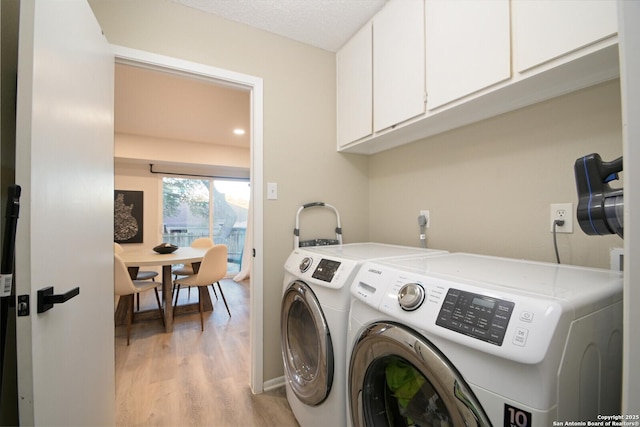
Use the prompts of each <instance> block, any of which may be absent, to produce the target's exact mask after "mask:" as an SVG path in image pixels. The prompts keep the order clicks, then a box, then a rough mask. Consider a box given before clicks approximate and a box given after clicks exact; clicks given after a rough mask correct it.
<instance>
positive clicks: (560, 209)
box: [549, 203, 573, 233]
mask: <svg viewBox="0 0 640 427" xmlns="http://www.w3.org/2000/svg"><path fill="white" fill-rule="evenodd" d="M555 220H562V221H564V224H563V225H558V226H556V233H573V204H572V203H552V204H551V216H550V221H549V223H550V228H549V231H551V232H552V233H553V222H554V221H555Z"/></svg>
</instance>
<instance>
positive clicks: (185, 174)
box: [149, 163, 249, 181]
mask: <svg viewBox="0 0 640 427" xmlns="http://www.w3.org/2000/svg"><path fill="white" fill-rule="evenodd" d="M149 172H151V173H153V174H160V175H178V176H190V177H197V178H213V179H230V180H234V181H249V178H248V177H247V178H243V177H237V176H219V175H199V174H194V173H177V172H162V171H154V170H153V163H149Z"/></svg>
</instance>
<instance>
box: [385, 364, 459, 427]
mask: <svg viewBox="0 0 640 427" xmlns="http://www.w3.org/2000/svg"><path fill="white" fill-rule="evenodd" d="M385 377H386V382H387V387H388V388H389V390H391V392H392V395H393V397H395V400H396V401H397V405H398V412H399V413H400V415H401V416H403V417H406V423H407V424H406V425H409V426H425V427H426V426H438V427H445V426H452V423H451V421H450V418H449V415H448V412H447V409H446V407H445V406H444V405H443V403H442V400H441V399H440V396H439V395H438V393H437V392H436V391H435V390H434V388H433V386H432V385H431V383H430V382H429V381H428V380H427V379H426V378H425V377H424V376H423V375H422V374H421V373H420V372H419V371H418V370H417V369H416V368H414V367H413V366H411V365H410V364H409V363H406V362H404V361H402V360H400V359H395V358H394V359H393V360H391V361H390V362H389V363H388V364H387V365H386V367H385ZM385 400H387V402H388V403H387V405H389V404H393V403H392V402H389V401H388V399H385ZM393 412H395V411H389V412H388V414H389V415H390V414H392V413H393ZM389 424H390V425H396V424H395V423H394V422H393V420H389Z"/></svg>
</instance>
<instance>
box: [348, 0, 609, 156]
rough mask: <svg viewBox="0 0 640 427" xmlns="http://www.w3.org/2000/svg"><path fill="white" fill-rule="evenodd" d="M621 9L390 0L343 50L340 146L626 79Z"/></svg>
mask: <svg viewBox="0 0 640 427" xmlns="http://www.w3.org/2000/svg"><path fill="white" fill-rule="evenodd" d="M616 8H617V2H616V1H615V0H468V1H464V0H390V1H389V2H388V3H387V4H386V5H385V7H384V8H383V9H382V10H380V12H378V14H377V15H376V16H375V17H374V18H373V19H372V21H371V22H370V23H369V24H367V26H365V28H364V29H363V30H361V31H360V32H359V33H358V34H357V35H356V36H355V37H354V38H353V39H352V40H351V41H349V43H347V44H346V45H345V46H344V48H343V49H342V50H341V51H340V52H339V53H338V54H337V73H338V76H337V97H338V105H337V110H338V118H337V120H338V150H341V151H348V152H352V153H363V154H374V153H378V152H380V151H383V150H387V149H390V148H393V147H397V146H400V145H402V144H406V143H410V142H414V141H417V140H420V139H424V138H427V137H430V136H433V135H436V134H438V133H441V132H446V131H448V130H451V129H455V128H457V127H461V126H466V125H468V124H471V123H474V122H477V121H480V120H484V119H487V118H489V117H494V116H496V115H499V114H504V113H506V112H509V111H513V110H516V109H518V108H522V107H526V106H528V105H531V104H534V103H536V102H541V101H544V100H547V99H551V98H553V97H556V96H559V95H563V94H566V93H570V92H572V91H576V90H579V89H583V88H585V87H589V86H592V85H595V84H598V83H602V82H604V81H607V80H611V79H614V78H617V77H618V76H619V70H620V66H619V58H618V46H617V42H618V38H617V10H616ZM425 96H426V103H425Z"/></svg>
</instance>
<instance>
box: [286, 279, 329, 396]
mask: <svg viewBox="0 0 640 427" xmlns="http://www.w3.org/2000/svg"><path fill="white" fill-rule="evenodd" d="M281 314H282V318H281V335H282V336H281V345H282V358H283V362H284V370H285V376H286V378H287V382H288V383H289V386H290V387H291V389H292V390H293V392H294V393H295V395H296V396H297V397H298V399H299V400H300V401H301V402H303V403H305V404H307V405H310V406H315V405H319V404H320V403H322V402H323V401H324V400H325V399H326V398H327V396H328V395H329V392H330V391H331V384H332V382H333V346H332V343H331V334H330V333H329V327H328V325H327V322H326V319H325V318H324V314H323V313H322V308H321V307H320V303H319V302H318V300H317V298H316V296H315V295H314V293H313V291H312V290H311V288H309V287H308V286H307V285H306V284H305V283H303V282H300V281H296V282H293V283H292V284H291V285H289V287H288V288H287V290H286V291H285V293H284V295H283V297H282V313H281Z"/></svg>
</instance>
